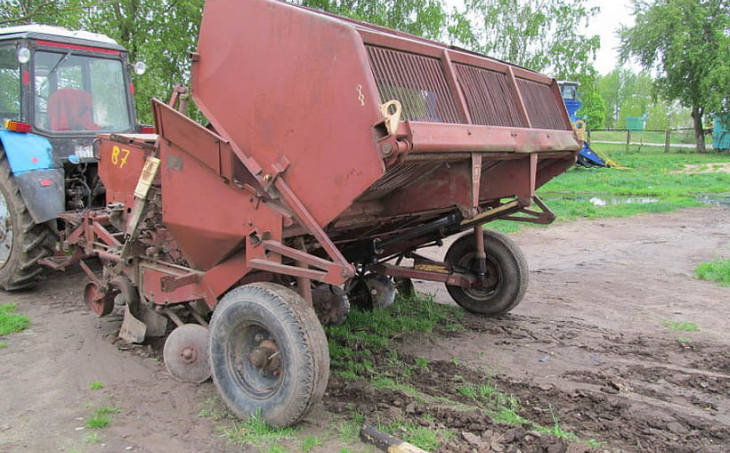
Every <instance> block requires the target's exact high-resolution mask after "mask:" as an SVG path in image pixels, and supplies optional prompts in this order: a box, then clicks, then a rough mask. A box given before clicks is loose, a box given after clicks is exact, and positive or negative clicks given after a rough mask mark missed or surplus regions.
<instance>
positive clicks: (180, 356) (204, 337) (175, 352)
mask: <svg viewBox="0 0 730 453" xmlns="http://www.w3.org/2000/svg"><path fill="white" fill-rule="evenodd" d="M208 350H209V346H208V329H206V328H205V327H203V326H201V325H199V324H183V325H182V326H179V327H176V328H175V330H173V331H172V332H171V333H170V335H169V336H168V337H167V340H165V347H164V349H163V350H162V356H163V358H164V359H165V367H166V368H167V371H169V372H170V374H171V375H172V377H174V378H175V379H177V380H179V381H182V382H191V383H193V384H200V383H201V382H203V381H206V380H207V379H208V378H209V377H210V364H209V361H208Z"/></svg>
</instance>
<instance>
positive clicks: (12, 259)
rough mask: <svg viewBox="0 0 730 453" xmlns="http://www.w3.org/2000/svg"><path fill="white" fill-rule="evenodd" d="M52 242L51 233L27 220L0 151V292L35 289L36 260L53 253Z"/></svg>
mask: <svg viewBox="0 0 730 453" xmlns="http://www.w3.org/2000/svg"><path fill="white" fill-rule="evenodd" d="M53 242H54V239H53V233H52V232H51V230H50V229H49V228H48V227H47V226H46V225H38V224H36V223H35V222H34V221H33V219H32V218H31V216H30V213H29V212H28V208H27V207H26V206H25V203H24V202H23V198H22V197H21V196H20V189H19V188H18V185H17V184H16V182H15V180H14V179H13V176H12V174H11V172H10V166H9V165H8V161H7V158H6V157H5V153H4V152H3V151H2V149H0V288H2V289H4V290H6V291H13V290H18V289H23V288H28V287H30V286H33V285H35V284H36V282H37V281H38V279H39V278H40V276H41V274H42V273H43V270H44V269H43V268H42V267H41V266H40V264H38V260H40V259H41V258H45V257H47V256H50V255H51V254H52V253H53Z"/></svg>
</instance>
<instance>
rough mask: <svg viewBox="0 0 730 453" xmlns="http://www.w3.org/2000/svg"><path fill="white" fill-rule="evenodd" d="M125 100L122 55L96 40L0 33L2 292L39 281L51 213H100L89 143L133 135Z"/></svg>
mask: <svg viewBox="0 0 730 453" xmlns="http://www.w3.org/2000/svg"><path fill="white" fill-rule="evenodd" d="M135 69H136V72H137V73H141V72H143V70H144V65H143V64H138V65H135ZM133 93H134V87H133V85H132V80H131V77H130V65H129V62H128V54H127V51H126V50H125V49H124V48H123V47H122V46H120V45H118V44H117V43H116V42H115V41H114V40H112V39H110V38H108V37H106V36H104V35H99V34H94V33H87V32H74V31H69V30H66V29H63V28H59V27H49V26H44V25H28V26H20V27H10V28H0V288H2V289H5V290H14V289H20V288H25V287H28V286H31V285H33V284H34V283H35V282H36V281H37V280H38V277H39V276H40V274H41V272H42V268H41V266H40V265H39V260H41V259H42V258H44V257H46V256H49V255H50V254H52V253H54V249H55V245H56V238H57V236H58V233H59V232H58V228H59V226H58V223H59V222H57V221H56V219H57V217H58V214H59V213H61V212H64V211H69V210H78V209H84V208H88V207H92V206H103V205H104V203H105V191H104V186H103V185H102V183H101V181H100V180H99V177H98V174H97V161H96V158H95V156H94V146H93V145H94V140H95V138H96V134H99V133H124V132H127V133H129V132H132V133H133V132H138V131H139V128H138V126H137V124H136V118H135V110H134V100H133Z"/></svg>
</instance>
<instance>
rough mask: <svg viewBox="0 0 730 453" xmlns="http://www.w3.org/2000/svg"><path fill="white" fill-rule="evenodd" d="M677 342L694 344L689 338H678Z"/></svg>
mask: <svg viewBox="0 0 730 453" xmlns="http://www.w3.org/2000/svg"><path fill="white" fill-rule="evenodd" d="M677 341H679V342H680V343H684V344H687V343H692V339H691V338H687V337H677Z"/></svg>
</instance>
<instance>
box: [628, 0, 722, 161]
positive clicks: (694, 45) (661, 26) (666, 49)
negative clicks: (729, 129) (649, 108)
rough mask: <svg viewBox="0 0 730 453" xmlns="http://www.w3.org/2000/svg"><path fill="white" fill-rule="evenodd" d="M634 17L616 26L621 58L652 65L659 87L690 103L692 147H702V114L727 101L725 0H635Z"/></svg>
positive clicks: (667, 95)
mask: <svg viewBox="0 0 730 453" xmlns="http://www.w3.org/2000/svg"><path fill="white" fill-rule="evenodd" d="M634 17H635V20H636V24H635V25H634V26H633V27H630V28H623V29H622V30H621V32H620V34H621V54H622V58H623V59H628V58H629V57H632V56H633V57H636V58H637V59H638V61H639V62H640V63H641V64H642V66H644V67H645V68H647V69H648V70H652V71H656V73H657V74H658V77H657V78H656V79H655V81H654V85H655V87H656V89H657V91H658V93H659V94H660V95H661V96H662V97H664V98H665V99H667V100H675V99H676V100H678V101H679V102H680V103H681V104H682V105H683V106H685V107H687V108H689V109H691V114H692V120H693V125H694V130H695V137H696V140H697V151H698V152H705V151H706V149H705V136H704V130H703V129H704V125H703V118H704V116H705V115H706V114H711V113H717V112H720V111H722V110H723V108H726V107H727V105H726V103H727V98H728V87H729V86H730V1H728V0H653V1H642V0H634Z"/></svg>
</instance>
